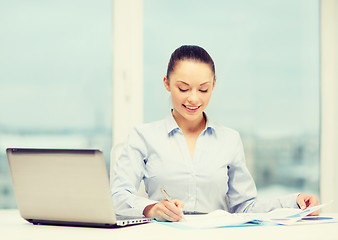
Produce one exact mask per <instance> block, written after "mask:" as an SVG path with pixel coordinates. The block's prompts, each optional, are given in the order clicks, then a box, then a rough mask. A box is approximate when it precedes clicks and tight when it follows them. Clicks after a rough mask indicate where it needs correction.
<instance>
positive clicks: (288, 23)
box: [144, 0, 320, 197]
mask: <svg viewBox="0 0 338 240" xmlns="http://www.w3.org/2000/svg"><path fill="white" fill-rule="evenodd" d="M183 44H196V45H200V46H202V47H204V48H205V49H206V50H207V51H208V52H209V53H210V55H211V56H212V57H213V59H214V61H215V64H216V77H217V82H216V87H215V90H214V93H213V97H212V99H211V102H210V105H209V107H208V108H207V114H208V115H209V117H211V118H212V119H213V120H215V121H218V122H220V123H222V124H224V125H226V126H228V127H232V128H234V129H237V130H238V131H239V132H240V134H241V136H242V140H243V144H244V148H245V152H246V159H247V164H248V167H249V170H250V171H251V173H252V175H253V177H254V179H255V182H256V185H257V188H258V191H259V196H262V197H270V196H276V195H282V194H287V193H291V192H295V191H296V192H298V191H304V192H307V193H313V194H317V195H318V194H319V135H320V132H319V131H320V130H319V127H320V121H319V119H320V112H319V91H320V88H319V1H318V0H312V1H293V0H288V1H285V0H280V1H273V2H272V1H269V0H260V1H249V0H241V1H221V0H219V1H209V2H206V1H178V0H177V1H170V2H168V1H154V0H144V52H145V53H146V54H145V56H144V89H145V93H144V118H145V122H149V121H153V120H157V119H160V118H163V117H164V116H165V115H166V114H168V113H169V109H170V106H171V103H170V98H169V95H168V94H167V93H166V91H165V89H164V87H163V81H162V80H163V77H164V75H165V73H166V66H167V64H168V61H169V56H170V54H171V52H172V51H173V50H174V49H176V48H177V47H179V46H181V45H183Z"/></svg>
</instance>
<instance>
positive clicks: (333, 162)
mask: <svg viewBox="0 0 338 240" xmlns="http://www.w3.org/2000/svg"><path fill="white" fill-rule="evenodd" d="M337 69H338V1H337V0H322V1H321V87H322V88H321V100H322V102H321V105H322V106H321V108H322V113H321V114H322V118H321V119H322V120H321V125H322V126H321V129H322V130H321V133H322V135H321V185H320V187H321V201H322V202H323V203H326V202H330V201H335V202H334V203H333V204H330V205H329V206H327V207H325V208H324V209H323V212H338V204H337V201H338V187H337V186H338V175H337V173H338V70H337Z"/></svg>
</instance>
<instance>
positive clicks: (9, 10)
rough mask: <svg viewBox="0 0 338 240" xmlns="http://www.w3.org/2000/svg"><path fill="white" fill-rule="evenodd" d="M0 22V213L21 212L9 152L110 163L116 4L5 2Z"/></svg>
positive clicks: (88, 1) (63, 1)
mask: <svg viewBox="0 0 338 240" xmlns="http://www.w3.org/2000/svg"><path fill="white" fill-rule="evenodd" d="M0 20H1V23H2V24H1V31H0V48H1V50H0V51H1V54H0V66H1V71H0V79H1V80H0V112H1V117H0V208H15V207H16V203H15V198H14V195H13V190H12V186H11V177H10V174H9V169H8V163H7V157H6V155H5V154H6V152H5V150H6V148H8V147H37V148H98V149H101V150H103V152H104V153H105V157H106V161H107V163H108V158H109V152H110V149H111V144H112V140H111V139H112V137H111V134H112V129H111V122H112V111H111V109H112V101H111V99H112V1H108V0H107V1H99V2H97V1H90V0H86V1H82V0H76V1H66V0H62V1H42V0H41V1H34V2H31V1H29V2H27V1H18V0H15V1H2V2H1V3H0ZM4 23H5V24H4Z"/></svg>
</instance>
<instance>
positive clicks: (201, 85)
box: [200, 82, 210, 86]
mask: <svg viewBox="0 0 338 240" xmlns="http://www.w3.org/2000/svg"><path fill="white" fill-rule="evenodd" d="M208 83H210V82H205V83H202V84H201V85H200V86H202V85H205V84H208Z"/></svg>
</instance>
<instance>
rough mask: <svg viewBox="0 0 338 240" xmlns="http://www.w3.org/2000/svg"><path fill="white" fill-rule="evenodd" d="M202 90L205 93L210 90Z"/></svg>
mask: <svg viewBox="0 0 338 240" xmlns="http://www.w3.org/2000/svg"><path fill="white" fill-rule="evenodd" d="M200 91H201V92H203V93H206V92H208V89H205V90H200Z"/></svg>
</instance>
